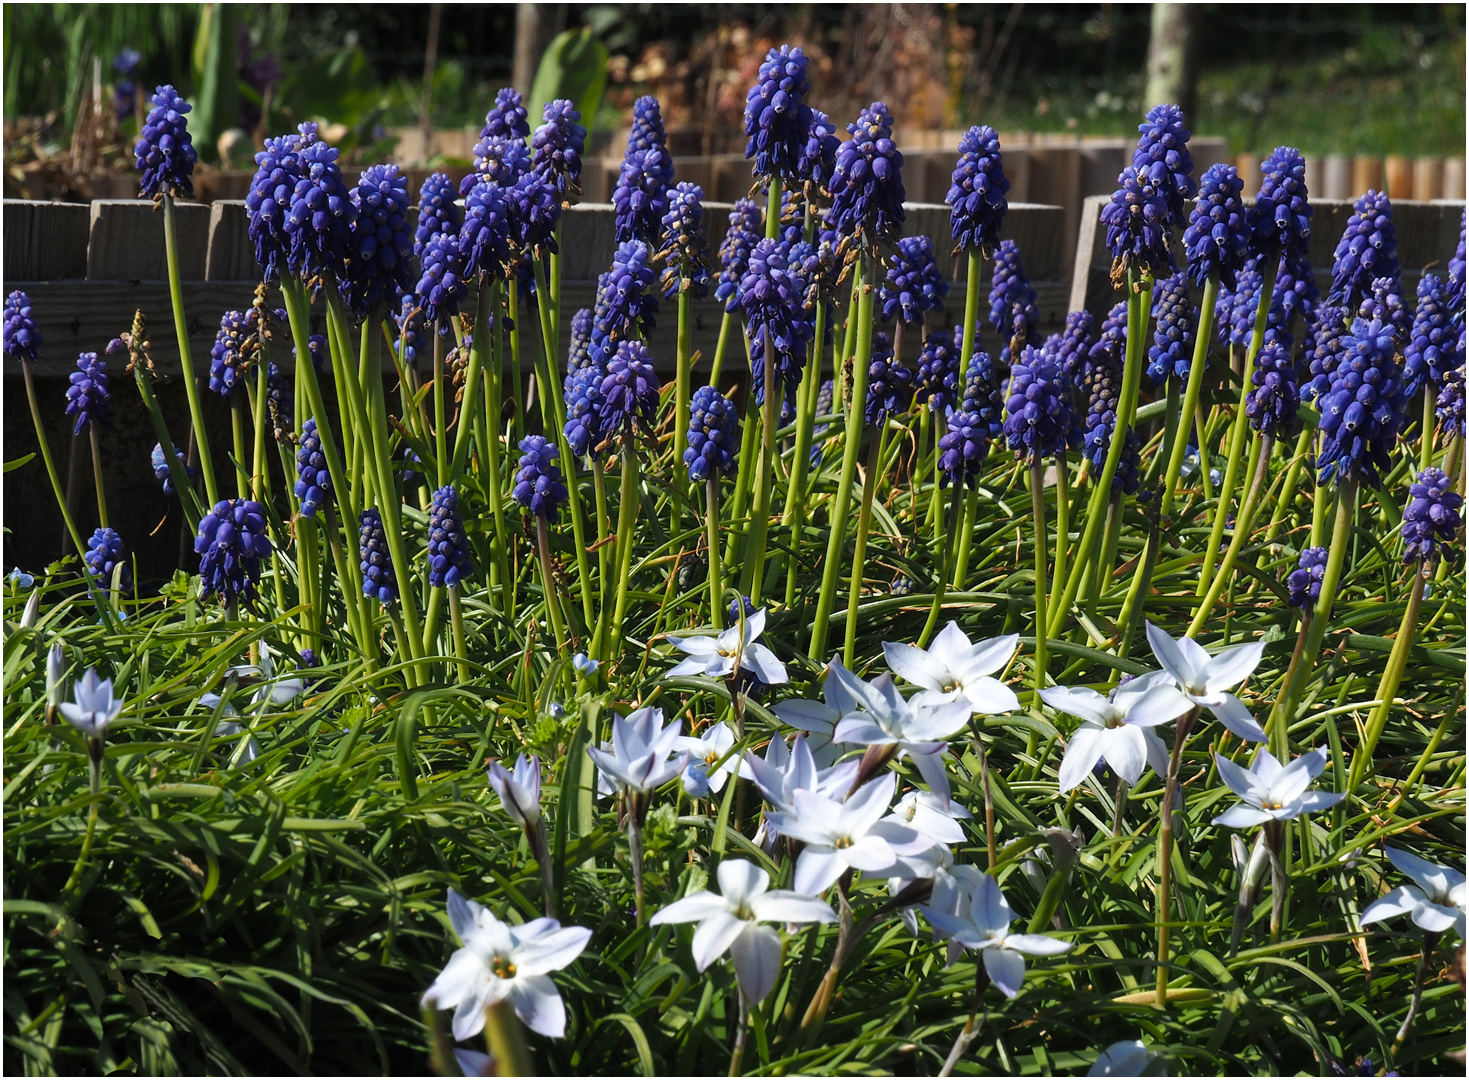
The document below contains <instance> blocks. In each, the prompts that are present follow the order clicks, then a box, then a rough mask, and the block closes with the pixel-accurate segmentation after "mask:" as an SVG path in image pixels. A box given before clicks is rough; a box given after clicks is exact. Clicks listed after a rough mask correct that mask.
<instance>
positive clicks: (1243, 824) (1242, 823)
mask: <svg viewBox="0 0 1469 1080" xmlns="http://www.w3.org/2000/svg"><path fill="white" fill-rule="evenodd" d="M1270 817H1271V814H1270V811H1268V810H1261V809H1260V808H1259V807H1258V806H1249V805H1246V804H1245V803H1236V804H1235V805H1234V806H1231V807H1230V808H1229V809H1228V810H1226V811H1224V813H1222V814H1220V815H1219V816H1218V817H1217V818H1215V819H1214V820H1213V821H1212V822H1211V823H1210V824H1213V825H1222V826H1224V827H1225V828H1226V829H1248V828H1251V827H1253V826H1255V825H1259V824H1261V823H1262V822H1265V821H1269V820H1270Z"/></svg>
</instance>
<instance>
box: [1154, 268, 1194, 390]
mask: <svg viewBox="0 0 1469 1080" xmlns="http://www.w3.org/2000/svg"><path fill="white" fill-rule="evenodd" d="M1198 319H1199V312H1198V309H1197V308H1195V307H1194V304H1193V301H1192V300H1190V299H1189V296H1188V281H1187V278H1186V276H1185V275H1184V274H1174V275H1173V276H1171V277H1166V278H1163V279H1162V280H1161V281H1159V282H1158V283H1157V284H1156V285H1155V286H1154V287H1153V327H1154V329H1153V343H1152V345H1151V346H1149V348H1148V370H1147V376H1148V380H1149V381H1150V382H1152V384H1153V385H1154V386H1162V385H1164V384H1165V383H1166V382H1167V381H1168V380H1169V379H1177V380H1178V381H1179V383H1180V385H1182V384H1183V383H1186V382H1187V381H1188V377H1189V374H1190V372H1191V371H1192V369H1193V361H1194V328H1195V324H1197V322H1198Z"/></svg>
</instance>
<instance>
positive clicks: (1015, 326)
mask: <svg viewBox="0 0 1469 1080" xmlns="http://www.w3.org/2000/svg"><path fill="white" fill-rule="evenodd" d="M989 299H990V329H991V330H993V331H994V332H995V333H996V334H998V335H999V338H1000V342H1001V345H1000V363H1001V364H1002V365H1004V366H1005V367H1009V366H1010V365H1012V364H1013V363H1014V362H1015V354H1016V353H1017V352H1018V351H1019V349H1021V348H1023V347H1024V346H1026V345H1034V344H1036V343H1037V342H1038V341H1039V338H1038V336H1037V335H1036V332H1035V328H1036V324H1037V323H1039V322H1040V310H1039V309H1038V308H1037V307H1036V303H1035V301H1036V294H1035V290H1034V289H1032V288H1031V287H1030V279H1029V278H1027V277H1026V276H1025V267H1024V266H1023V265H1022V264H1021V262H1020V246H1019V245H1018V244H1016V243H1015V241H1014V240H1002V241H1000V246H999V247H998V248H997V249H996V251H995V268H994V273H993V277H992V278H991V281H990V297H989Z"/></svg>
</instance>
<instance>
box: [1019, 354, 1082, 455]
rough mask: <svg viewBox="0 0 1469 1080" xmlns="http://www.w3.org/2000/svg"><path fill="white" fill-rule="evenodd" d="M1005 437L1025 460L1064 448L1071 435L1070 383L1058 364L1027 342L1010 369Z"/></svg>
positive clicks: (1060, 450)
mask: <svg viewBox="0 0 1469 1080" xmlns="http://www.w3.org/2000/svg"><path fill="white" fill-rule="evenodd" d="M1005 413H1006V416H1005V439H1006V442H1007V443H1008V444H1009V447H1010V449H1011V450H1014V451H1015V456H1016V457H1018V458H1023V459H1024V460H1026V461H1035V460H1036V459H1037V458H1042V457H1051V456H1052V455H1055V454H1059V453H1061V452H1063V451H1064V450H1065V449H1066V445H1067V442H1068V441H1069V439H1070V437H1071V429H1072V422H1073V417H1072V405H1071V384H1070V381H1069V380H1068V379H1067V378H1066V373H1065V372H1064V371H1062V370H1061V365H1060V364H1059V363H1057V362H1056V361H1055V360H1053V359H1052V358H1051V357H1049V356H1048V355H1047V354H1046V353H1044V352H1043V351H1042V350H1040V349H1037V348H1034V347H1032V346H1030V345H1027V346H1026V347H1025V348H1024V349H1022V350H1021V352H1020V356H1019V358H1018V359H1017V360H1016V362H1015V365H1014V367H1013V369H1012V370H1011V373H1010V386H1009V390H1008V394H1007V397H1006V401H1005Z"/></svg>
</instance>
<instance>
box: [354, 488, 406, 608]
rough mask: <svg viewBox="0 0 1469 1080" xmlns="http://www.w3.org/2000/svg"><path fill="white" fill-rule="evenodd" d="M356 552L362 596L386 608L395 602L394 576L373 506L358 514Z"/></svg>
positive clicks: (384, 532)
mask: <svg viewBox="0 0 1469 1080" xmlns="http://www.w3.org/2000/svg"><path fill="white" fill-rule="evenodd" d="M357 551H358V555H359V558H360V560H361V567H362V595H363V596H365V597H367V598H368V599H369V600H376V601H377V602H378V603H380V604H382V605H383V606H384V607H386V606H387V605H388V604H391V603H392V602H393V601H394V600H396V599H398V575H397V574H395V573H394V572H393V556H392V553H391V552H390V551H389V550H388V533H387V530H386V529H384V528H383V516H382V514H380V513H379V512H378V511H377V509H376V508H375V507H371V506H370V507H368V508H367V509H366V510H364V511H362V514H361V516H360V517H359V519H358V527H357Z"/></svg>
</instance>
